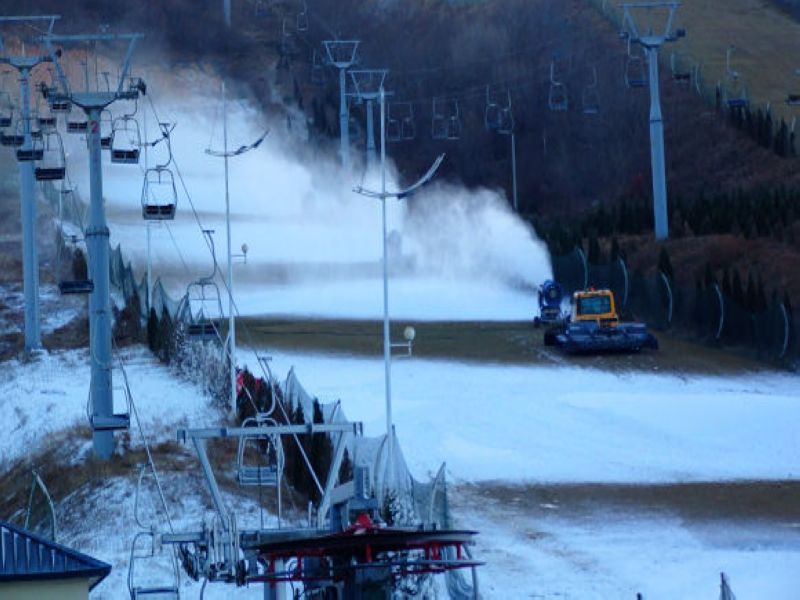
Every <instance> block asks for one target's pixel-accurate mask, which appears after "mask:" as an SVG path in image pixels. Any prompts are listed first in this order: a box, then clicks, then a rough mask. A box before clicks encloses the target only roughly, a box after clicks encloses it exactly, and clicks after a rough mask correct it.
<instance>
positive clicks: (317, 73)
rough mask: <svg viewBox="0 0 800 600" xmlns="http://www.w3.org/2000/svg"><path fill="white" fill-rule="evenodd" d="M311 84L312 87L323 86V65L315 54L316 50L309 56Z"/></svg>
mask: <svg viewBox="0 0 800 600" xmlns="http://www.w3.org/2000/svg"><path fill="white" fill-rule="evenodd" d="M311 83H312V84H313V85H325V64H324V62H323V60H322V58H321V57H320V55H319V54H317V50H316V48H315V49H314V50H313V51H312V54H311Z"/></svg>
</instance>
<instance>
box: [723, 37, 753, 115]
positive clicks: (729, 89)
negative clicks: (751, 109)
mask: <svg viewBox="0 0 800 600" xmlns="http://www.w3.org/2000/svg"><path fill="white" fill-rule="evenodd" d="M734 49H735V47H734V46H728V49H727V51H726V53H725V84H724V86H723V91H724V97H725V103H726V104H727V105H728V108H735V109H740V108H746V107H748V106H749V105H750V99H749V98H748V97H747V88H746V87H745V85H744V84H743V83H742V80H741V75H740V73H739V71H736V70H735V69H733V67H731V56H732V55H733V51H734Z"/></svg>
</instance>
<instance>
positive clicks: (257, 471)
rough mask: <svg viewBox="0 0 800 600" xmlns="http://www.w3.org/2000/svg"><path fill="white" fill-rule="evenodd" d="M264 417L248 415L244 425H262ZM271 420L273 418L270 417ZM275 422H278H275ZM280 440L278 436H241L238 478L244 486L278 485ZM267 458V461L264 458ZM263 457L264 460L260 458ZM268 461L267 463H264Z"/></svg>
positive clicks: (237, 455)
mask: <svg viewBox="0 0 800 600" xmlns="http://www.w3.org/2000/svg"><path fill="white" fill-rule="evenodd" d="M263 421H264V420H263V419H257V418H255V417H248V418H246V419H245V420H244V422H243V423H242V425H241V426H242V427H260V426H262V425H263V424H264V422H263ZM268 421H271V419H268ZM273 424H277V423H274V422H273ZM280 448H281V445H280V440H279V439H278V438H277V437H276V436H266V435H253V436H242V437H240V438H239V448H238V450H237V452H236V480H237V481H238V482H239V485H241V486H242V487H255V486H258V487H264V486H277V485H278V477H279V473H278V472H279V470H280V468H279V467H280V464H279V463H280V462H282V461H281V460H280V455H279V453H280V451H281V450H280ZM263 458H266V461H264V460H263ZM259 459H262V460H259ZM263 462H266V464H262V463H263Z"/></svg>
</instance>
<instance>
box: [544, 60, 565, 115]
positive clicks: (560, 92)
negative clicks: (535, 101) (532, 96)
mask: <svg viewBox="0 0 800 600" xmlns="http://www.w3.org/2000/svg"><path fill="white" fill-rule="evenodd" d="M547 105H548V107H550V110H552V111H553V112H566V111H567V110H569V97H568V96H567V87H566V86H565V85H564V84H563V83H562V82H560V81H558V80H557V79H556V61H555V60H553V61H551V62H550V91H549V92H548V94H547Z"/></svg>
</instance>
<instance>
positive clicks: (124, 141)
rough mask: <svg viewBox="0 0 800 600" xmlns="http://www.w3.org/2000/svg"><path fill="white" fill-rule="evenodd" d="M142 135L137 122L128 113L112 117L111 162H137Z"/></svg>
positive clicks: (135, 163)
mask: <svg viewBox="0 0 800 600" xmlns="http://www.w3.org/2000/svg"><path fill="white" fill-rule="evenodd" d="M141 146H142V137H141V134H140V133H139V123H138V122H137V121H136V119H134V118H133V117H132V116H130V115H125V116H124V117H119V118H116V119H114V121H113V122H112V128H111V147H110V149H111V162H112V163H116V164H123V165H137V164H139V152H140V151H141Z"/></svg>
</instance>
